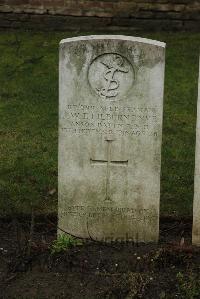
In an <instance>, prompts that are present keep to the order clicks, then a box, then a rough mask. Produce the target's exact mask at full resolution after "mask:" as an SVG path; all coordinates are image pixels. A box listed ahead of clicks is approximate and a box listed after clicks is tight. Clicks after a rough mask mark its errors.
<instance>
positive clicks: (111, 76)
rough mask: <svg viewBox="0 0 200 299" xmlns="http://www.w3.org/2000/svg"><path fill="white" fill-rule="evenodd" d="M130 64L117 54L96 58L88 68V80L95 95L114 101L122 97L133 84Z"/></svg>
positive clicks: (132, 72) (107, 54)
mask: <svg viewBox="0 0 200 299" xmlns="http://www.w3.org/2000/svg"><path fill="white" fill-rule="evenodd" d="M134 79H135V76H134V70H133V68H132V65H131V64H130V62H129V61H128V60H127V59H126V58H125V57H122V56H121V55H119V54H115V53H106V54H103V55H100V56H98V57H96V58H95V59H94V60H93V62H92V63H91V65H90V67H89V72H88V80H89V83H90V86H91V87H92V89H93V90H94V91H95V93H96V94H97V95H98V96H99V97H101V98H102V99H104V100H108V101H115V100H118V99H119V96H121V97H122V96H124V95H125V94H126V93H127V91H128V90H129V89H130V88H131V87H132V84H133V82H134Z"/></svg>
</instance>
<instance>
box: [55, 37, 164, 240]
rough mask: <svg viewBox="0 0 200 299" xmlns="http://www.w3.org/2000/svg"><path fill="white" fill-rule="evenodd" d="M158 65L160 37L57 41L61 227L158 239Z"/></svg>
mask: <svg viewBox="0 0 200 299" xmlns="http://www.w3.org/2000/svg"><path fill="white" fill-rule="evenodd" d="M164 66H165V44H164V43H161V42H158V41H153V40H148V39H143V38H138V37H129V36H118V35H116V36H113V35H108V36H106V35H99V36H86V37H75V38H68V39H65V40H62V41H61V43H60V106H59V130H60V131H59V204H58V209H59V211H58V217H59V222H58V228H60V230H58V232H59V233H61V232H63V231H66V232H68V233H70V234H73V235H76V236H79V237H85V238H92V239H96V240H101V241H108V242H109V241H111V240H113V241H127V240H132V241H137V242H143V241H144V242H148V241H157V240H158V235H159V199H160V165H161V139H162V113H163V86H164Z"/></svg>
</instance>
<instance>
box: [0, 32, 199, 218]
mask: <svg viewBox="0 0 200 299" xmlns="http://www.w3.org/2000/svg"><path fill="white" fill-rule="evenodd" d="M83 34H88V33H86V32H85V33H82V34H81V35H83ZM90 34H91V32H90ZM124 34H126V33H125V32H124ZM73 35H77V34H76V33H73V32H71V33H69V32H67V33H66V32H65V33H64V32H62V33H58V32H48V33H47V32H45V33H42V32H25V31H24V32H22V31H13V32H11V31H8V32H0V52H1V53H2V54H3V55H2V54H1V56H0V119H1V121H0V138H1V142H0V157H1V158H0V211H1V212H0V214H2V215H6V214H18V213H30V210H31V208H32V207H34V209H35V210H36V211H37V212H38V213H49V212H54V211H55V212H56V210H57V192H55V190H57V135H58V134H57V122H58V43H59V41H60V40H61V39H62V38H65V37H69V36H73ZM136 35H138V34H136ZM140 36H143V37H147V38H153V39H158V40H160V41H165V42H166V43H167V49H166V80H165V106H164V128H163V147H162V180H161V215H172V214H175V215H177V216H186V215H187V216H191V215H192V200H193V176H194V175H193V173H194V151H195V123H196V101H197V82H198V55H199V45H200V34H199V33H196V34H191V33H154V34H153V33H143V34H141V33H140Z"/></svg>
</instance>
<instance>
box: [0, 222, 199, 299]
mask: <svg viewBox="0 0 200 299" xmlns="http://www.w3.org/2000/svg"><path fill="white" fill-rule="evenodd" d="M191 229H192V223H191V219H182V220H180V219H172V218H165V219H161V223H160V242H159V244H158V245H155V244H154V245H152V244H148V245H145V244H132V243H131V244H115V243H112V244H102V243H97V242H92V241H91V242H87V243H85V244H84V245H76V246H72V247H71V248H69V249H67V250H66V251H63V252H61V253H54V254H52V253H51V250H50V248H51V244H52V241H53V240H55V239H56V218H55V217H52V216H51V217H49V218H47V217H38V218H36V219H35V225H34V231H32V233H31V239H32V242H31V246H30V242H29V239H30V220H29V219H26V218H23V217H21V218H18V219H8V218H7V219H1V220H0V298H17V299H22V298H23V299H24V298H27V299H32V298H34V299H36V298H37V299H40V298H42V299H43V298H70V299H75V298H78V299H83V298H85V299H97V298H98V299H106V298H109V299H110V298H111V299H131V298H151V299H154V298H155V299H157V298H158V299H159V298H160V299H163V298H200V275H199V274H200V249H198V248H195V247H192V246H191Z"/></svg>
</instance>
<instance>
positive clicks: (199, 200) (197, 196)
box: [192, 62, 200, 246]
mask: <svg viewBox="0 0 200 299" xmlns="http://www.w3.org/2000/svg"><path fill="white" fill-rule="evenodd" d="M198 89H199V90H198V102H197V125H196V153H195V175H194V205H193V232H192V243H193V244H194V245H198V246H200V62H199V88H198Z"/></svg>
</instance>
